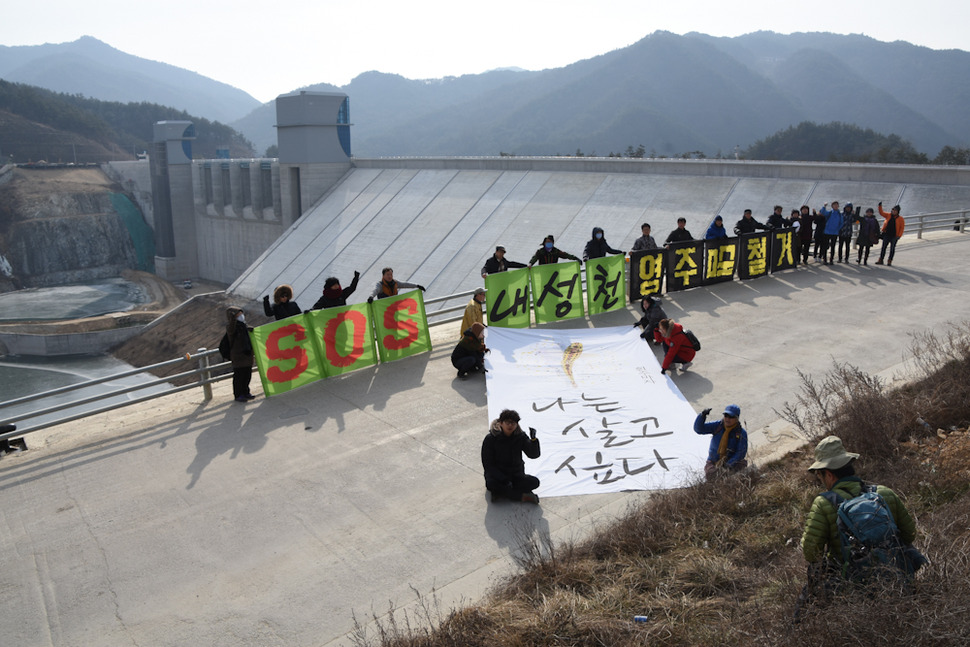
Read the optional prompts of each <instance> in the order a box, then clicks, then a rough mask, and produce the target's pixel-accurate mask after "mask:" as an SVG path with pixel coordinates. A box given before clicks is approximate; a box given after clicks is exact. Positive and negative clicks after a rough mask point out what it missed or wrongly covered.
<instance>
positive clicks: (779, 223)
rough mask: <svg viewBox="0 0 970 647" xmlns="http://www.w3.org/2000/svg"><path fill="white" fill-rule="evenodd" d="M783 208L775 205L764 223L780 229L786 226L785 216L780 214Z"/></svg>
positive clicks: (771, 227)
mask: <svg viewBox="0 0 970 647" xmlns="http://www.w3.org/2000/svg"><path fill="white" fill-rule="evenodd" d="M783 210H784V209H783V208H782V206H781V205H780V204H776V205H775V210H774V211H773V212H772V214H771V215H770V216H768V222H767V223H766V224H767V225H768V227H769V228H770V229H782V228H784V227H786V226H787V223H786V222H785V217H784V216H783V215H781V212H782V211H783Z"/></svg>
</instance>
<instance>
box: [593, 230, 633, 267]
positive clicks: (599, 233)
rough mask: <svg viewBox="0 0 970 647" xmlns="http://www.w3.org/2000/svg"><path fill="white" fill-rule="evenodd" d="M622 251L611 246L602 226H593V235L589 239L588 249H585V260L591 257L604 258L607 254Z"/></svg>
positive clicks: (620, 252)
mask: <svg viewBox="0 0 970 647" xmlns="http://www.w3.org/2000/svg"><path fill="white" fill-rule="evenodd" d="M622 253H623V252H622V251H620V250H618V249H613V248H612V247H610V244H609V243H608V242H606V238H605V232H604V231H603V228H602V227H593V235H592V237H591V238H590V239H589V241H587V243H586V249H584V250H583V261H584V262H585V261H588V260H589V259H591V258H603V257H604V256H606V255H607V254H622Z"/></svg>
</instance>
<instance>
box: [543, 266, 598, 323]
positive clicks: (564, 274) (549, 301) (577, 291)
mask: <svg viewBox="0 0 970 647" xmlns="http://www.w3.org/2000/svg"><path fill="white" fill-rule="evenodd" d="M531 279H532V295H533V299H534V303H533V306H532V309H533V311H534V312H535V317H536V323H537V324H541V323H548V322H550V321H558V320H560V319H575V318H576V317H582V316H583V315H584V314H585V313H584V312H583V287H582V285H581V284H580V281H581V279H580V275H579V262H578V261H571V262H569V263H549V264H548V265H536V266H535V267H533V268H532V275H531Z"/></svg>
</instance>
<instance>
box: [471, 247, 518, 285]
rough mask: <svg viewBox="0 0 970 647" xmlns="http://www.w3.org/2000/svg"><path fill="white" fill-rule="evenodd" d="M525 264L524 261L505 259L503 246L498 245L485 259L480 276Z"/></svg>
mask: <svg viewBox="0 0 970 647" xmlns="http://www.w3.org/2000/svg"><path fill="white" fill-rule="evenodd" d="M525 266H526V265H525V263H518V262H516V261H510V260H507V259H506V258H505V248H504V247H502V246H501V245H499V246H497V247H496V248H495V253H494V254H492V257H491V258H490V259H488V260H487V261H485V265H484V266H483V267H482V278H483V279H484V278H485V277H486V276H488V275H489V274H496V273H497V272H505V271H507V270H510V269H515V268H519V267H525Z"/></svg>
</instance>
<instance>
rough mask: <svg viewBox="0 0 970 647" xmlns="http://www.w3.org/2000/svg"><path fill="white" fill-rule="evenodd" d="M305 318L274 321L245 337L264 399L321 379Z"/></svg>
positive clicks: (318, 364)
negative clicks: (257, 370) (255, 366)
mask: <svg viewBox="0 0 970 647" xmlns="http://www.w3.org/2000/svg"><path fill="white" fill-rule="evenodd" d="M305 317H306V315H297V316H295V317H289V318H287V319H283V320H281V321H274V322H272V323H268V324H265V325H263V326H259V327H258V328H255V329H253V331H252V332H251V333H250V334H249V338H250V340H251V341H252V343H253V352H254V353H255V355H256V365H257V366H258V367H259V379H260V380H261V381H262V383H263V393H264V394H266V395H267V396H270V395H277V394H279V393H285V392H286V391H289V390H291V389H295V388H297V387H299V386H303V385H304V384H309V383H310V382H315V381H317V380H319V379H320V378H322V377H323V373H322V372H321V371H320V362H319V361H318V358H317V350H316V348H314V343H313V341H312V339H311V335H310V334H309V333H308V331H307V323H306V319H305Z"/></svg>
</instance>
